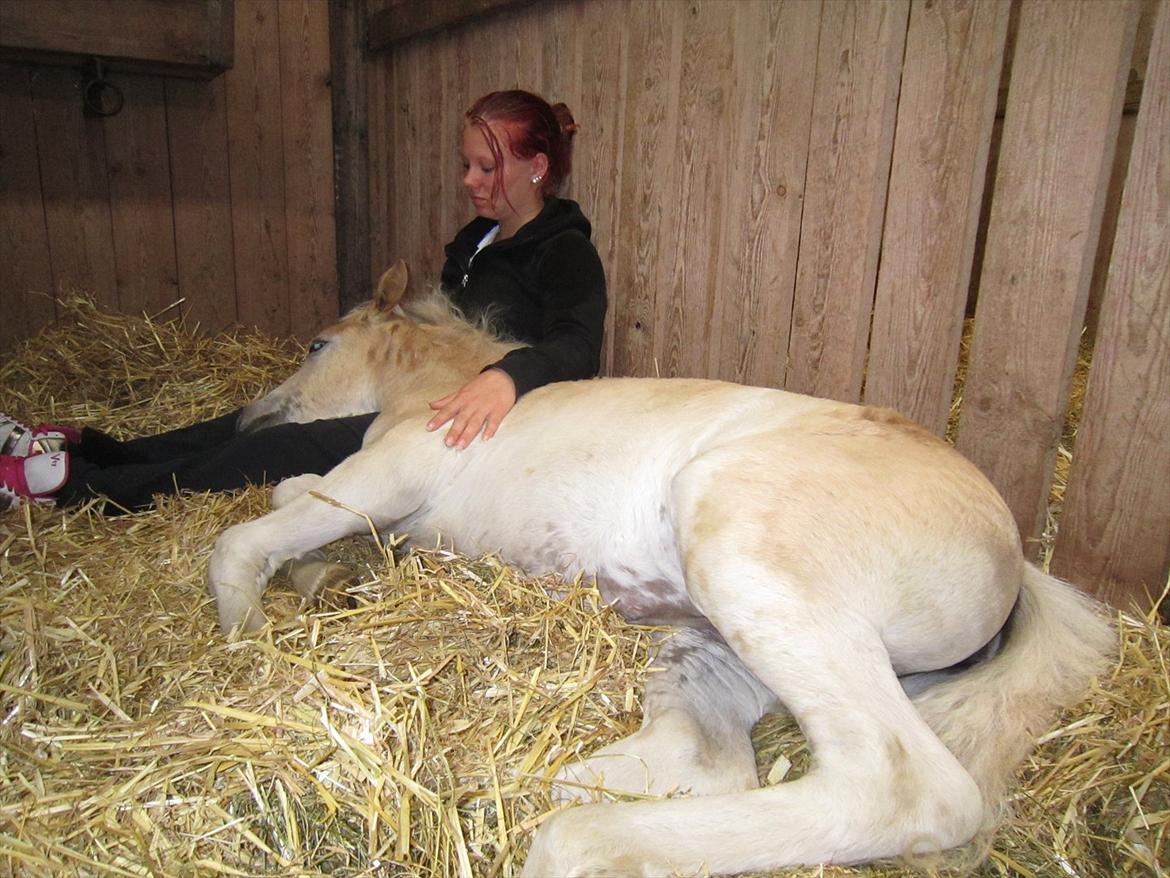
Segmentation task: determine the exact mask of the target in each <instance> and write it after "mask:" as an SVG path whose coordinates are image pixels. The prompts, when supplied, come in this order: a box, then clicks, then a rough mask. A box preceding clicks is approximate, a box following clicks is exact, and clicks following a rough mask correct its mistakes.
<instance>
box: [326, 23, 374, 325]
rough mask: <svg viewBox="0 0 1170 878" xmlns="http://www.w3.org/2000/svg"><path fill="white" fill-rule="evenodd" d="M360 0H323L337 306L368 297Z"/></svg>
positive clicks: (366, 136)
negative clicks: (326, 18)
mask: <svg viewBox="0 0 1170 878" xmlns="http://www.w3.org/2000/svg"><path fill="white" fill-rule="evenodd" d="M365 46H366V16H365V12H364V9H363V8H362V4H360V3H352V2H348V0H329V54H330V67H331V69H332V76H331V83H332V92H333V104H332V105H333V154H334V156H335V161H334V177H335V180H334V184H335V186H336V189H337V210H336V216H335V225H336V229H337V287H338V293H339V298H340V307H341V310H342V311H348V310H349V309H350V308H352V307H353V306H354V305H357V304H358V303H359V302H364V301H365V300H366V299H368V298H370V295H371V293H372V292H373V288H372V286H371V279H370V179H369V176H370V152H369V145H370V144H369V119H368V116H367V113H368V110H369V100H368V97H367V94H366V92H367V85H366V78H367V75H368V72H370V68H371V65H370V64H369V63H368V62H367V60H366V58H365Z"/></svg>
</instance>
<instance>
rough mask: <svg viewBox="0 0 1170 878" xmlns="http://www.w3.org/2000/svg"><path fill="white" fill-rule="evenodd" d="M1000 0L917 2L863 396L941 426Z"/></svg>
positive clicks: (965, 275)
mask: <svg viewBox="0 0 1170 878" xmlns="http://www.w3.org/2000/svg"><path fill="white" fill-rule="evenodd" d="M1009 11H1010V3H1009V2H1008V0H991V2H976V0H956V2H945V3H935V4H928V3H915V4H914V5H913V6H912V7H911V11H910V28H909V32H908V35H907V44H906V63H905V65H904V66H903V70H902V92H901V99H900V101H899V104H898V126H897V137H896V146H895V149H894V157H893V166H892V169H891V172H890V193H889V199H888V206H887V212H886V222H885V233H884V236H883V238H882V254H881V266H880V269H879V272H878V286H877V297H876V300H875V303H874V317H873V328H872V330H871V333H870V345H869V364H868V367H867V370H866V376H865V401H866V402H867V403H872V404H874V405H883V406H890V407H892V408H896V409H897V410H898V411H900V412H901V413H902V414H904V415H906V416H907V417H910V418H912V419H914V420H916V421H918V422H919V423H921V424H923V425H925V426H926V427H928V428H929V429H931V430H933V431H934V432H936V433H938V434H940V435H941V434H943V433H945V432H946V427H947V418H948V416H949V414H950V408H951V396H952V393H953V387H954V378H955V369H956V366H957V364H958V357H959V340H960V338H961V337H962V334H963V314H964V310H965V308H966V304H967V290H968V288H969V285H970V280H971V262H972V258H973V256H974V253H975V233H976V230H977V228H978V223H979V208H980V205H981V203H982V198H983V189H984V181H985V180H986V177H987V153H988V147H989V145H990V143H991V130H992V126H993V124H994V121H995V101H996V95H997V93H998V88H999V76H1000V70H1001V69H1002V67H1003V48H1004V41H1005V39H1006V37H1007V25H1008V18H1009Z"/></svg>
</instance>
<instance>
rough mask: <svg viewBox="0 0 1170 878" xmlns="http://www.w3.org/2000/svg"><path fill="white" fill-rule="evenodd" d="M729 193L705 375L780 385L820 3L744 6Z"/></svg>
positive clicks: (739, 25) (737, 42)
mask: <svg viewBox="0 0 1170 878" xmlns="http://www.w3.org/2000/svg"><path fill="white" fill-rule="evenodd" d="M736 11H737V16H738V20H737V25H736V39H735V70H734V81H735V82H737V83H740V84H742V85H741V87H739V88H737V89H736V90H735V94H736V95H737V98H738V104H737V106H736V109H735V111H734V113H733V116H732V119H731V120H730V121H729V125H730V128H731V133H732V137H733V140H732V144H731V148H730V149H731V151H730V156H731V159H730V160H729V161H727V162H724V163H721V164H722V166H723V170H724V180H725V183H724V185H725V186H726V188H727V190H728V192H729V193H730V195H729V198H730V201H729V207H728V210H727V212H726V221H725V222H724V224H723V227H722V229H721V235H722V237H723V241H724V243H723V251H724V259H723V266H722V283H721V285H720V289H719V291H718V296H717V300H716V308H715V316H714V319H713V321H712V326H713V329H714V333H715V335H716V343H715V344H713V345H712V350H711V359H710V362H709V366H708V369H709V371H708V374H709V375H711V376H713V377H718V378H722V379H725V380H728V381H739V382H742V383H747V384H756V385H769V386H773V387H780V386H783V383H784V369H785V354H786V353H787V347H788V336H789V331H790V323H791V318H792V299H793V291H794V287H795V283H796V265H797V252H798V250H799V245H800V221H801V215H802V213H803V205H804V179H805V168H806V164H807V159H808V156H807V153H806V152H805V150H804V149H801V148H795V149H794V148H793V146H792V145H793V144H807V143H808V139H809V125H810V120H811V116H812V102H813V85H814V81H815V75H816V53H815V52H812V51H803V52H802V51H795V52H793V51H787V50H786V49H785V45H786V44H787V43H788V42H789V41H791V45H794V46H815V45H816V44H817V36H818V33H819V31H820V22H821V7H820V4H819V3H805V2H786V3H772V2H770V0H762V2H757V3H751V4H748V3H742V4H738V5H737V8H736Z"/></svg>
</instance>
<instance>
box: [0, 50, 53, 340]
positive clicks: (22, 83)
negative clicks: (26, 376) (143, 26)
mask: <svg viewBox="0 0 1170 878" xmlns="http://www.w3.org/2000/svg"><path fill="white" fill-rule="evenodd" d="M40 181H41V177H40V171H39V168H38V166H37V143H36V128H35V126H34V122H33V111H32V100H31V88H30V84H29V71H28V69H27V68H25V67H9V66H7V65H0V192H3V193H4V197H3V198H0V305H2V306H3V310H4V319H3V320H0V352H7V351H10V350H11V349H12V348H13V347H14V346H15V345H16V344H17V343H18V342H20V341H23V340H24V339H26V338H28V337H29V336H30V335H32V334H33V333H35V332H36V331H37V330H38V329H40V328H41V327H42V326H45V325H46V324H48V323H50V322H52V320H53V318H54V316H55V314H56V309H55V306H54V304H53V298H52V293H53V273H52V263H51V261H50V255H49V242H48V239H47V234H46V231H45V209H44V199H43V196H42V193H41V182H40Z"/></svg>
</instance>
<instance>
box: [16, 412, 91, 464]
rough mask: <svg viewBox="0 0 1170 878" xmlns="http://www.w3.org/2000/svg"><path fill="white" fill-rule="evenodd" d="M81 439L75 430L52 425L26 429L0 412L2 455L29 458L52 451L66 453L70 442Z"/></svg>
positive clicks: (40, 425) (39, 425)
mask: <svg viewBox="0 0 1170 878" xmlns="http://www.w3.org/2000/svg"><path fill="white" fill-rule="evenodd" d="M79 439H80V436H79V435H78V434H77V431H76V430H74V429H73V428H70V427H57V426H53V425H51V424H38V425H37V426H35V427H26V426H25V425H24V424H22V423H21V422H20V421H18V420H16V418H13V417H10V416H9V415H6V414H4V413H3V412H0V454H9V455H12V456H13V457H29V456H31V455H33V454H45V453H47V452H50V451H65V450H66V449H67V448H68V447H69V442H70V441H74V442H76V441H78V440H79Z"/></svg>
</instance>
